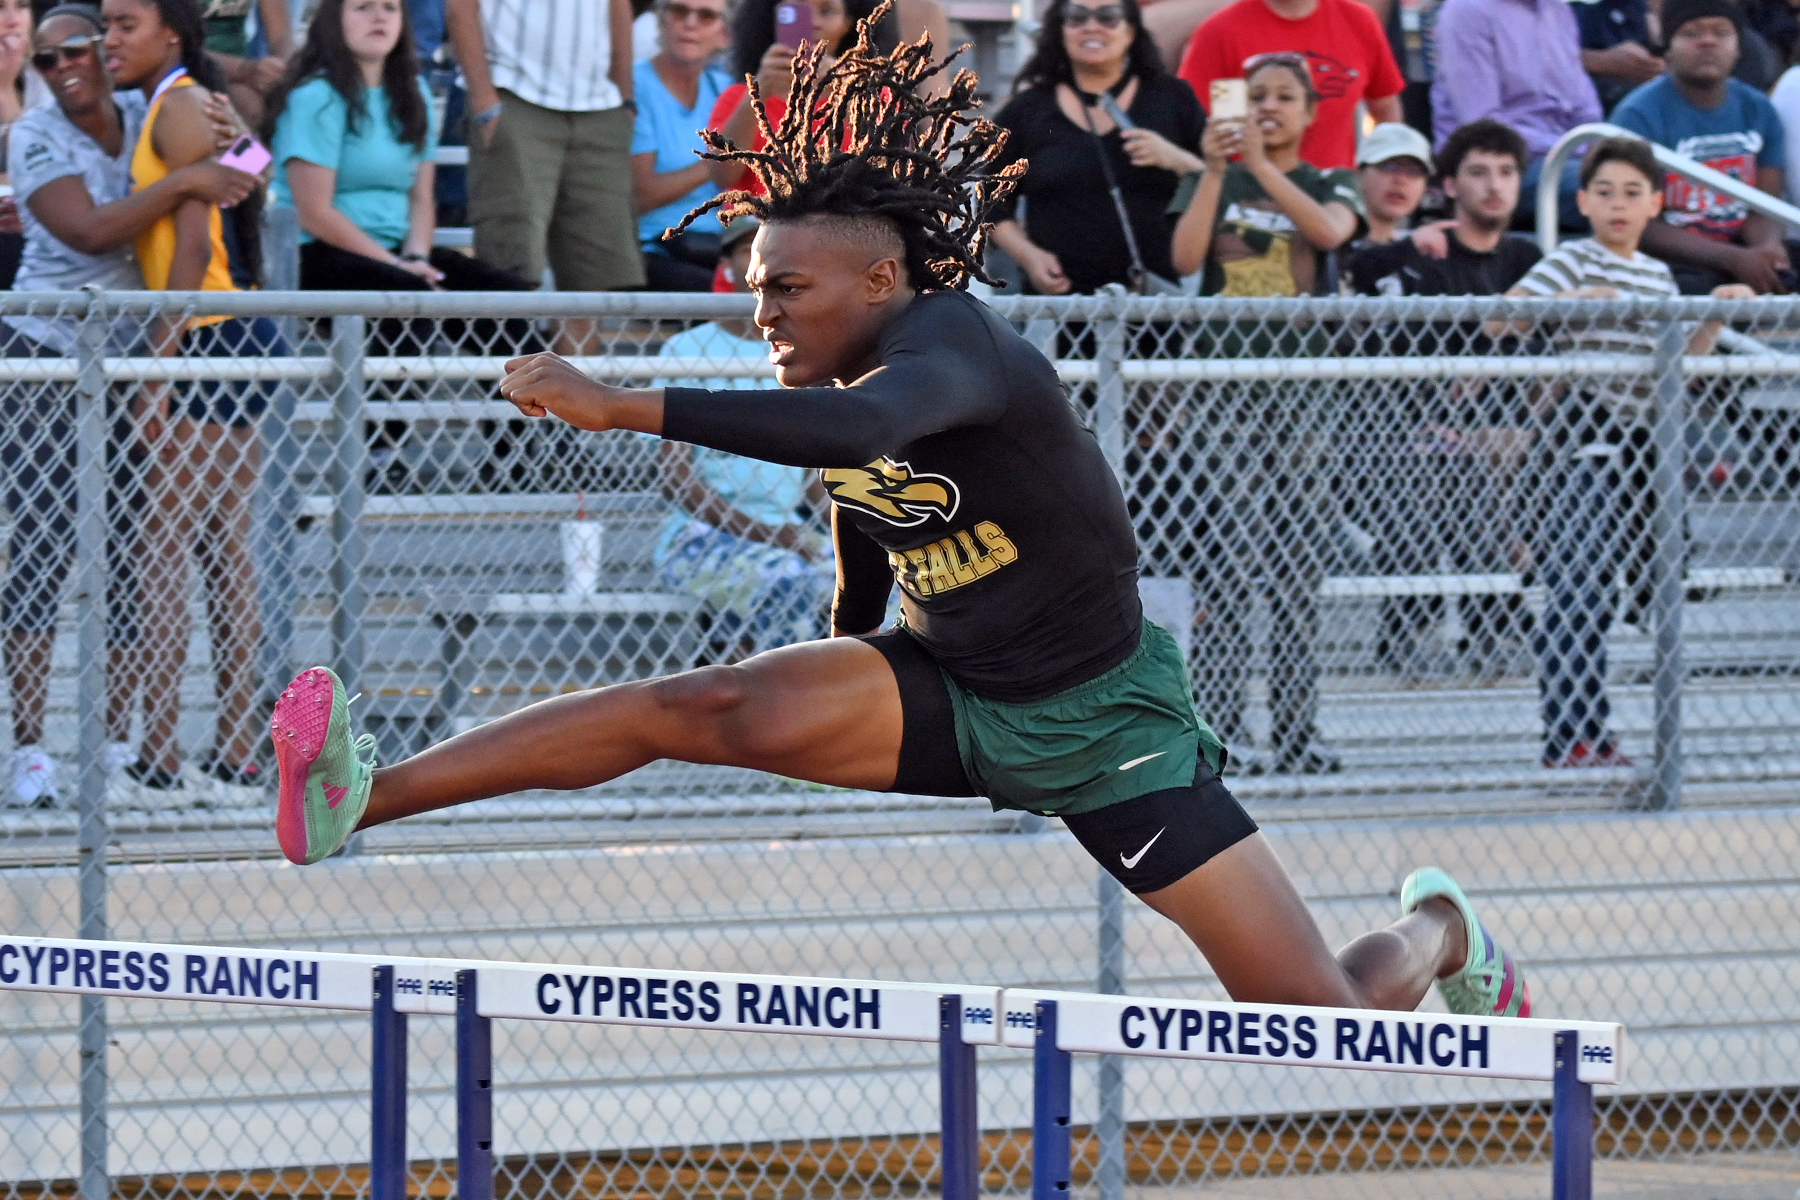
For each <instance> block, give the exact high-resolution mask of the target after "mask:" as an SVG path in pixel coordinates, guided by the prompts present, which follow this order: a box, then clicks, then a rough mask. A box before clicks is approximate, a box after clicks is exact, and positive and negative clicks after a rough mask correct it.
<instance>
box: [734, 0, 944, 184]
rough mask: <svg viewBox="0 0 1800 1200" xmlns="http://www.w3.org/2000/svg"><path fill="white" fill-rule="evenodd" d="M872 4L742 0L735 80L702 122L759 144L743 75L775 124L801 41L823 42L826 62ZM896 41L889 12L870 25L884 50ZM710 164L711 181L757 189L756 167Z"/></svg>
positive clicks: (872, 0) (861, 0) (850, 38)
mask: <svg viewBox="0 0 1800 1200" xmlns="http://www.w3.org/2000/svg"><path fill="white" fill-rule="evenodd" d="M875 8H876V0H744V4H743V6H742V7H740V8H739V9H738V12H737V16H736V18H735V19H734V20H733V22H732V28H731V35H732V50H731V55H732V68H733V72H734V74H735V75H736V77H737V79H738V82H736V83H734V84H732V85H731V86H730V87H728V88H726V89H725V90H724V91H723V92H721V93H720V94H719V99H718V101H717V102H716V103H715V104H714V105H713V110H712V118H711V119H710V120H709V121H708V122H707V127H708V128H709V129H716V130H718V131H719V132H721V133H723V134H724V135H725V136H726V137H727V138H729V139H731V142H732V144H733V145H736V146H747V147H750V148H752V149H757V150H760V149H762V147H763V140H762V131H761V130H759V129H758V128H757V127H756V110H755V109H754V108H753V107H752V106H751V103H750V89H749V88H748V87H747V86H746V85H745V84H744V82H743V80H744V77H745V76H746V75H754V76H756V86H757V90H758V91H760V92H761V93H762V98H763V102H764V103H765V104H766V105H767V106H768V110H769V121H770V122H771V123H772V124H780V122H781V117H782V114H783V113H785V112H787V98H788V92H789V91H790V90H791V89H792V88H793V86H794V55H795V54H796V53H797V52H798V51H799V49H800V43H801V42H803V41H804V42H822V43H824V45H825V46H826V60H827V61H828V62H829V61H830V59H831V58H834V57H836V56H837V55H839V54H842V53H843V52H844V51H845V50H848V49H849V48H850V46H851V45H852V44H853V43H854V42H855V40H856V26H857V23H858V22H859V21H861V20H863V19H864V18H865V17H867V16H869V15H870V14H871V13H873V12H874V11H875ZM898 41H899V35H898V31H897V27H896V23H895V20H894V17H893V14H892V13H890V14H889V15H888V16H887V17H886V18H884V19H883V20H882V21H881V23H880V24H879V25H877V26H876V28H875V44H876V45H877V46H878V47H880V48H881V49H882V50H884V51H886V50H891V49H893V48H894V46H895V45H896V44H897V43H898ZM934 44H936V45H942V43H941V42H934ZM710 166H711V169H712V181H713V183H714V184H716V185H717V186H719V187H720V188H736V187H741V188H747V189H749V190H750V191H751V192H752V193H758V189H760V188H761V187H762V182H761V180H759V179H758V178H757V177H756V175H755V173H754V172H752V171H748V170H746V169H745V168H744V167H743V166H741V165H739V164H738V163H723V162H715V163H712V164H710Z"/></svg>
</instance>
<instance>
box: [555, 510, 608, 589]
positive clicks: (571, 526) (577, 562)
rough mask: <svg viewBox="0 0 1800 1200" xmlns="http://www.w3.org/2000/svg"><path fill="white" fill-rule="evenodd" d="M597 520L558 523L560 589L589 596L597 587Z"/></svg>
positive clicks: (598, 575) (598, 556) (599, 529)
mask: <svg viewBox="0 0 1800 1200" xmlns="http://www.w3.org/2000/svg"><path fill="white" fill-rule="evenodd" d="M601 529H602V526H601V524H600V522H598V521H564V522H562V552H563V591H565V592H569V593H571V594H574V595H590V594H592V593H593V592H596V591H598V590H599V589H600V533H601Z"/></svg>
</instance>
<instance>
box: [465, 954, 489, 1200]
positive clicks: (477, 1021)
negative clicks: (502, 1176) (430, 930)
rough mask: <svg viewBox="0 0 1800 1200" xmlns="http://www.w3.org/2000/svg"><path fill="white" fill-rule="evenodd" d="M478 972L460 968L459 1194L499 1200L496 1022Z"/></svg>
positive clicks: (472, 1198) (467, 1198)
mask: <svg viewBox="0 0 1800 1200" xmlns="http://www.w3.org/2000/svg"><path fill="white" fill-rule="evenodd" d="M477 977H478V976H477V973H476V972H475V971H458V972H457V973H456V1195H457V1200H494V1022H493V1019H492V1018H491V1017H484V1016H482V1015H481V1011H480V1007H479V1004H478V995H479V993H478V991H477V989H476V980H477Z"/></svg>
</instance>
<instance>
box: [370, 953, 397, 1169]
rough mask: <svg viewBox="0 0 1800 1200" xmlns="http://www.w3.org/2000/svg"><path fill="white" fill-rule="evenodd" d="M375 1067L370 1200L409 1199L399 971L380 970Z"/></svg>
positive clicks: (373, 1034)
mask: <svg viewBox="0 0 1800 1200" xmlns="http://www.w3.org/2000/svg"><path fill="white" fill-rule="evenodd" d="M373 975H374V999H375V1005H374V1013H373V1022H372V1023H373V1026H374V1027H373V1029H372V1030H371V1045H370V1048H369V1049H370V1054H369V1058H370V1068H369V1196H370V1200H406V1014H405V1013H403V1012H395V1011H394V968H392V967H375V968H373Z"/></svg>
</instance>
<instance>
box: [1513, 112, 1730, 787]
mask: <svg viewBox="0 0 1800 1200" xmlns="http://www.w3.org/2000/svg"><path fill="white" fill-rule="evenodd" d="M1576 199H1577V202H1578V203H1579V204H1580V206H1581V212H1582V215H1583V216H1585V217H1587V218H1588V220H1589V222H1590V223H1591V224H1592V225H1593V228H1594V236H1593V237H1591V238H1583V239H1581V240H1579V241H1573V242H1569V243H1567V244H1565V245H1563V246H1560V247H1558V248H1557V249H1556V250H1554V251H1552V252H1551V253H1550V254H1548V255H1547V256H1545V257H1544V258H1543V259H1542V260H1541V261H1539V262H1538V264H1537V265H1536V266H1535V267H1533V268H1532V269H1531V270H1530V271H1529V272H1528V273H1527V274H1526V275H1525V277H1524V278H1523V279H1521V280H1520V281H1519V282H1518V284H1517V285H1515V286H1514V287H1513V288H1512V290H1511V291H1509V292H1507V293H1506V294H1507V295H1509V296H1580V297H1586V298H1590V299H1595V300H1618V299H1629V298H1632V297H1637V296H1642V297H1645V298H1647V299H1656V300H1662V299H1672V298H1674V297H1676V296H1677V295H1679V294H1680V293H1679V292H1678V291H1677V289H1676V286H1675V277H1674V276H1673V275H1672V274H1671V273H1670V271H1669V268H1668V266H1667V265H1665V264H1664V263H1662V262H1661V261H1659V260H1657V259H1654V258H1651V257H1650V256H1648V255H1646V254H1645V253H1643V252H1642V251H1641V250H1639V249H1638V242H1639V240H1640V239H1641V238H1642V237H1643V234H1644V228H1645V227H1646V226H1647V225H1649V223H1650V222H1651V221H1653V220H1655V219H1656V217H1657V215H1658V214H1659V213H1660V212H1661V211H1662V202H1663V192H1662V168H1661V167H1660V166H1659V165H1658V163H1657V161H1656V156H1655V155H1654V154H1653V153H1652V152H1651V149H1650V145H1649V143H1647V142H1643V141H1640V140H1638V139H1637V138H1625V137H1618V138H1605V139H1602V140H1601V141H1599V142H1596V143H1595V144H1594V146H1593V148H1592V149H1590V150H1589V151H1588V153H1587V157H1586V158H1585V159H1583V160H1582V164H1581V192H1580V194H1579V195H1578V196H1577V198H1576ZM1712 294H1713V296H1714V297H1715V298H1717V299H1721V300H1735V299H1748V298H1750V297H1752V296H1754V295H1755V292H1753V291H1752V290H1751V289H1750V288H1748V287H1746V286H1744V285H1743V284H1726V285H1723V286H1721V287H1717V288H1714V289H1713V292H1712ZM1718 333H1719V324H1718V322H1707V323H1706V324H1704V325H1701V326H1700V327H1698V328H1697V329H1695V330H1694V332H1693V334H1692V336H1691V338H1690V340H1689V344H1688V353H1689V354H1706V353H1709V352H1710V351H1711V349H1712V346H1713V343H1714V341H1715V340H1717V338H1718ZM1656 339H1657V329H1656V327H1655V326H1654V325H1651V324H1648V323H1646V322H1644V321H1641V320H1637V319H1628V320H1624V321H1619V322H1617V323H1606V324H1601V323H1592V324H1582V323H1575V322H1571V323H1570V325H1568V326H1565V327H1564V328H1563V329H1562V330H1560V331H1559V332H1558V333H1557V335H1556V337H1555V341H1556V344H1557V349H1558V350H1559V351H1561V352H1563V353H1568V352H1570V351H1575V352H1585V353H1609V354H1634V355H1648V354H1650V353H1652V352H1653V351H1654V350H1655V349H1656ZM1654 398H1655V382H1654V380H1652V379H1651V378H1649V377H1648V376H1645V375H1629V376H1624V377H1620V378H1604V377H1602V378H1599V379H1584V380H1580V381H1578V382H1576V383H1574V384H1573V385H1571V386H1568V387H1566V388H1565V389H1564V390H1563V392H1562V394H1561V395H1560V397H1559V398H1556V399H1553V400H1551V401H1550V402H1548V403H1546V404H1544V405H1542V406H1540V410H1539V411H1538V413H1537V414H1536V418H1537V425H1538V430H1537V433H1538V436H1537V448H1538V451H1539V456H1540V457H1539V463H1540V467H1541V472H1540V474H1539V476H1538V478H1537V480H1536V481H1535V482H1536V483H1537V484H1538V485H1539V491H1538V496H1539V499H1540V505H1541V507H1540V511H1541V513H1542V521H1541V523H1540V524H1539V525H1538V528H1537V530H1536V534H1537V536H1536V537H1535V538H1534V539H1533V542H1534V546H1533V549H1534V551H1535V562H1536V566H1537V573H1538V578H1539V581H1540V582H1541V583H1542V584H1543V585H1544V589H1545V591H1546V593H1547V594H1546V596H1545V601H1544V617H1543V620H1542V621H1541V622H1540V623H1539V626H1538V631H1537V637H1536V643H1537V654H1538V694H1539V697H1540V700H1541V703H1542V707H1543V714H1544V759H1543V762H1544V765H1545V766H1546V767H1629V766H1630V765H1631V760H1630V759H1629V758H1627V757H1626V756H1625V754H1624V752H1623V751H1621V750H1620V749H1619V745H1618V740H1617V738H1616V737H1615V736H1614V735H1613V733H1612V731H1611V730H1610V729H1609V728H1608V727H1607V725H1608V718H1609V714H1610V710H1609V707H1608V704H1607V699H1606V631H1607V629H1608V627H1609V626H1611V624H1612V618H1613V610H1614V609H1615V608H1616V607H1617V606H1618V575H1619V572H1620V569H1621V568H1624V569H1625V570H1626V571H1627V573H1628V574H1630V575H1633V576H1636V575H1638V574H1639V573H1640V571H1641V569H1642V568H1644V567H1646V566H1647V565H1648V563H1649V560H1650V550H1651V547H1650V542H1649V538H1648V535H1649V531H1650V520H1651V505H1652V497H1651V494H1650V489H1649V483H1650V476H1651V472H1652V470H1653V469H1654V465H1655V464H1654V460H1653V456H1652V452H1651V446H1650V429H1649V425H1650V416H1651V409H1652V405H1653V402H1654Z"/></svg>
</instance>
